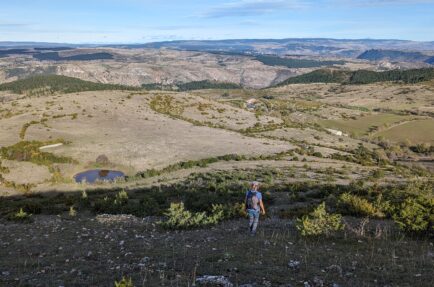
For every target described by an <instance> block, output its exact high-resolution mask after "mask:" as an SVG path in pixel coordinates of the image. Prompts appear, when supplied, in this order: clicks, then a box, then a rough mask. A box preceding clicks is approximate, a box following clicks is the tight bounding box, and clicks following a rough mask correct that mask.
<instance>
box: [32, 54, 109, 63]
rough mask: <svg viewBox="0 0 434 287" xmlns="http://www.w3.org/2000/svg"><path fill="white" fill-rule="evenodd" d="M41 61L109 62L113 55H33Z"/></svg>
mask: <svg viewBox="0 0 434 287" xmlns="http://www.w3.org/2000/svg"><path fill="white" fill-rule="evenodd" d="M33 58H36V59H38V60H41V61H92V60H110V59H113V55H112V54H110V53H104V52H103V53H92V54H79V55H73V56H65V57H62V56H60V55H59V53H58V52H48V53H40V54H35V55H33Z"/></svg>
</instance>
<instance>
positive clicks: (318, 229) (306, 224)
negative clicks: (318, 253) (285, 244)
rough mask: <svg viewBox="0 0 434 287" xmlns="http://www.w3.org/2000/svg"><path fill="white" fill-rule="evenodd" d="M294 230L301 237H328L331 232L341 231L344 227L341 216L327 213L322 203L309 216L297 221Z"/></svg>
mask: <svg viewBox="0 0 434 287" xmlns="http://www.w3.org/2000/svg"><path fill="white" fill-rule="evenodd" d="M296 228H297V229H298V231H300V233H301V235H302V236H318V235H326V236H329V235H331V234H332V233H333V232H336V231H339V230H342V229H343V228H344V225H343V223H342V216H341V215H340V214H330V213H328V212H327V211H326V206H325V202H323V203H321V204H320V205H319V206H317V207H316V208H315V210H314V211H313V212H312V213H310V214H309V215H305V216H303V217H302V218H299V219H297V222H296Z"/></svg>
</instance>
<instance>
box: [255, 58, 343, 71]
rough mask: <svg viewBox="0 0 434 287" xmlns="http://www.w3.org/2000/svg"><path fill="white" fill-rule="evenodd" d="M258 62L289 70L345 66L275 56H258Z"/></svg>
mask: <svg viewBox="0 0 434 287" xmlns="http://www.w3.org/2000/svg"><path fill="white" fill-rule="evenodd" d="M255 58H256V60H258V61H260V62H262V63H263V64H265V65H268V66H285V67H288V68H315V67H325V66H333V65H343V64H345V61H319V60H307V59H291V58H280V57H275V56H263V55H261V56H256V57H255Z"/></svg>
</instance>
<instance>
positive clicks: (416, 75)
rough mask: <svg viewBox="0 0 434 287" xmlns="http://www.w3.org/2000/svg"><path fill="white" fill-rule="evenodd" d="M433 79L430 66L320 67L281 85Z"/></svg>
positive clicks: (412, 81)
mask: <svg viewBox="0 0 434 287" xmlns="http://www.w3.org/2000/svg"><path fill="white" fill-rule="evenodd" d="M432 79H434V69H428V68H424V69H411V70H392V71H386V72H375V71H367V70H358V71H340V70H332V69H320V70H316V71H313V72H311V73H307V74H304V75H300V76H297V77H293V78H289V79H287V80H285V81H283V82H282V83H280V84H279V86H283V85H288V84H307V83H341V84H371V83H377V82H402V83H406V84H415V83H419V82H424V81H430V80H432Z"/></svg>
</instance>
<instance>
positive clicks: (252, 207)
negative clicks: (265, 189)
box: [245, 181, 265, 235]
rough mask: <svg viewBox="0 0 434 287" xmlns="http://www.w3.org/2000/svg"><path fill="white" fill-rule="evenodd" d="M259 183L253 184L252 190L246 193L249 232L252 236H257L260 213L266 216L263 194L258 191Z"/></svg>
mask: <svg viewBox="0 0 434 287" xmlns="http://www.w3.org/2000/svg"><path fill="white" fill-rule="evenodd" d="M258 189H259V182H257V181H254V182H252V185H251V188H250V189H249V190H248V191H247V193H246V200H245V206H246V212H247V214H248V215H249V230H250V234H251V235H255V234H256V228H257V227H258V222H259V213H262V215H265V208H264V203H263V202H262V194H261V193H260V192H259V191H258Z"/></svg>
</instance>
